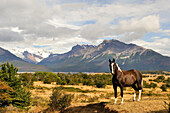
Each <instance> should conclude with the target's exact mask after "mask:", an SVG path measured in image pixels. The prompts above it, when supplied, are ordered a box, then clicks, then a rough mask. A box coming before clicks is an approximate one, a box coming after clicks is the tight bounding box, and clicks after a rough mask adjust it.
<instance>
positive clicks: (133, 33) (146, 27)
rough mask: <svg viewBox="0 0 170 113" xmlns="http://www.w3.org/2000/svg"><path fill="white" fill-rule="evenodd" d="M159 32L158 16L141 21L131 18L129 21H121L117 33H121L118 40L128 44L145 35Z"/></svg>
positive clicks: (144, 18)
mask: <svg viewBox="0 0 170 113" xmlns="http://www.w3.org/2000/svg"><path fill="white" fill-rule="evenodd" d="M159 30H160V22H159V16H156V15H149V16H146V17H143V18H141V19H138V18H132V19H131V20H123V21H120V22H119V27H118V29H117V32H118V33H119V34H122V33H123V36H122V37H120V40H122V41H125V42H130V41H133V40H136V39H141V38H142V37H143V36H144V35H145V34H146V33H149V32H158V31H159Z"/></svg>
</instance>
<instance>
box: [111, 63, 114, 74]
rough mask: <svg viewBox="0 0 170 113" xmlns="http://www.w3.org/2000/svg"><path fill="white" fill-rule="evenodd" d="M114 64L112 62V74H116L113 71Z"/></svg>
mask: <svg viewBox="0 0 170 113" xmlns="http://www.w3.org/2000/svg"><path fill="white" fill-rule="evenodd" d="M113 65H114V63H111V68H112V74H114V71H113Z"/></svg>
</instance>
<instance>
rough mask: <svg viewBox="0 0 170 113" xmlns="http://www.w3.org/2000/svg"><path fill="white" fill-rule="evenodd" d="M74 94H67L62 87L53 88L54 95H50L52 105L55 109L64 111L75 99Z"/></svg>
mask: <svg viewBox="0 0 170 113" xmlns="http://www.w3.org/2000/svg"><path fill="white" fill-rule="evenodd" d="M73 97H74V96H73V95H71V94H65V93H64V92H63V90H62V87H61V88H56V89H54V90H53V93H52V96H51V97H50V104H49V105H50V107H51V109H52V110H53V111H54V110H60V111H63V110H64V109H65V108H66V107H68V106H70V104H71V101H72V99H73Z"/></svg>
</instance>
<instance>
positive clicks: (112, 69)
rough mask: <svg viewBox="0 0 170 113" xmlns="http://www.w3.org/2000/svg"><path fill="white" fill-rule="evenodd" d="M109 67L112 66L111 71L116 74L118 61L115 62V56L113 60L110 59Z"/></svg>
mask: <svg viewBox="0 0 170 113" xmlns="http://www.w3.org/2000/svg"><path fill="white" fill-rule="evenodd" d="M109 67H110V72H111V73H112V74H115V73H114V72H115V69H116V63H115V59H114V58H113V61H111V60H110V59H109Z"/></svg>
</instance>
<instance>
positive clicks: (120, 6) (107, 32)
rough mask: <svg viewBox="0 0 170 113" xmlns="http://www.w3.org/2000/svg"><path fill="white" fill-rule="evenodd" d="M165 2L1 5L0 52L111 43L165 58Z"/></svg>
mask: <svg viewBox="0 0 170 113" xmlns="http://www.w3.org/2000/svg"><path fill="white" fill-rule="evenodd" d="M169 4H170V0H1V3H0V47H3V48H6V49H12V48H16V49H17V48H18V49H25V48H29V49H43V50H47V51H51V52H53V53H64V52H68V51H69V50H71V48H72V46H74V45H77V44H80V45H81V44H89V45H90V44H93V45H98V44H100V43H101V42H102V41H103V40H108V39H117V40H120V41H123V42H125V43H134V44H137V45H139V46H142V47H144V48H147V49H153V50H154V51H156V52H159V53H161V54H162V55H165V56H170V47H169V46H170V5H169Z"/></svg>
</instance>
